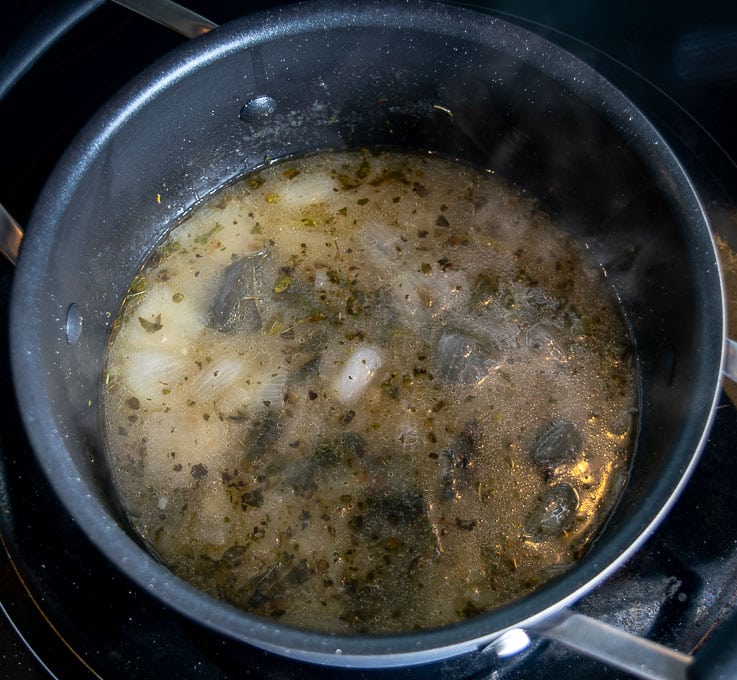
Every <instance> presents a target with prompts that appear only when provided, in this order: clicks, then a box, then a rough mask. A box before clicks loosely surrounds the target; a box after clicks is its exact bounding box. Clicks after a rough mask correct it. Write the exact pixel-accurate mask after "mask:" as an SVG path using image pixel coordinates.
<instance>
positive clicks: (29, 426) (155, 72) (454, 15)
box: [11, 0, 726, 668]
mask: <svg viewBox="0 0 737 680" xmlns="http://www.w3.org/2000/svg"><path fill="white" fill-rule="evenodd" d="M397 25H403V26H406V27H408V28H418V29H421V30H424V31H434V32H437V33H438V34H440V35H441V36H443V37H446V38H448V39H454V38H455V39H461V38H462V39H464V40H479V41H482V42H487V41H489V40H494V42H495V44H496V45H497V46H499V47H500V48H501V49H502V50H504V51H506V52H509V53H511V54H515V55H518V56H519V57H520V58H521V59H522V60H523V61H524V62H525V63H527V64H529V65H531V66H533V67H535V68H537V69H540V70H542V71H544V72H545V73H547V74H548V75H552V76H553V77H554V78H555V79H556V80H558V81H560V82H563V83H564V84H565V86H566V87H567V88H568V89H569V90H571V91H573V92H574V93H575V94H576V95H577V96H579V97H581V98H582V99H583V100H585V101H587V102H593V103H594V108H595V109H596V110H597V111H600V112H602V113H603V114H604V115H606V117H607V119H608V120H609V121H610V122H613V123H614V125H615V126H617V127H618V128H619V129H620V131H627V132H628V133H629V134H632V135H634V138H635V139H636V142H637V143H638V144H639V145H640V146H641V147H642V148H643V150H645V151H646V153H644V154H643V155H644V157H645V158H646V159H649V161H650V162H652V163H653V164H656V163H657V167H658V168H659V172H664V171H665V170H667V173H668V176H669V178H670V179H671V181H672V182H673V184H674V189H673V190H674V191H675V192H677V193H678V195H679V196H680V198H681V200H682V205H683V209H684V210H685V211H687V213H688V215H689V220H691V221H692V222H693V223H694V224H695V225H698V228H699V229H701V230H703V231H704V233H705V235H708V241H709V242H710V244H711V252H710V253H709V258H711V254H712V253H713V260H714V267H715V268H716V271H717V272H719V262H718V258H717V255H716V246H715V244H714V241H713V239H712V237H711V234H710V230H709V225H708V218H707V216H706V213H705V211H704V209H703V207H702V206H701V203H700V201H699V198H698V196H697V194H696V190H695V188H694V186H693V185H692V183H691V181H690V179H689V178H688V176H687V175H686V172H685V170H684V169H683V167H682V166H681V165H680V163H679V161H678V159H677V158H676V157H675V155H674V154H673V153H672V151H671V150H670V148H669V146H668V144H667V143H666V141H665V140H664V139H663V138H662V137H661V136H660V134H659V133H658V132H657V130H655V128H654V127H653V126H652V125H651V124H650V122H649V121H648V120H647V119H646V117H645V116H644V115H643V114H642V113H641V112H640V111H639V110H638V109H637V108H636V107H635V106H634V104H632V102H630V101H629V100H628V99H627V98H626V97H625V96H624V95H623V94H622V93H621V92H620V91H619V90H617V89H616V88H615V87H614V86H613V85H612V84H611V83H609V82H608V81H606V80H605V79H604V78H603V76H601V75H599V74H598V73H597V72H596V71H594V70H593V69H592V68H591V67H589V66H588V65H586V64H585V63H583V62H581V61H580V60H579V59H578V58H576V57H574V56H573V55H571V54H569V53H568V52H566V51H565V50H563V49H562V48H560V47H557V46H556V45H554V44H553V43H550V42H549V41H548V40H546V39H544V38H542V37H541V36H538V35H537V34H534V33H531V32H529V31H527V30H526V29H524V28H520V27H518V26H516V25H514V24H511V23H508V22H507V21H504V20H502V19H498V18H495V17H490V16H488V15H484V14H481V13H478V12H476V11H473V10H469V9H462V8H457V7H451V6H448V5H443V4H440V3H436V2H426V1H423V0H408V1H405V2H401V1H400V2H389V3H387V2H354V3H350V4H349V3H345V2H339V1H337V0H336V1H332V0H328V1H326V2H322V1H320V0H318V1H316V2H306V3H303V4H299V5H291V6H286V7H282V8H279V9H277V10H273V11H267V12H262V13H259V14H255V15H250V16H246V17H243V18H241V19H239V20H236V21H233V22H231V23H229V24H226V25H224V26H222V27H221V28H219V29H216V30H214V31H212V32H210V33H209V34H207V35H205V36H202V37H200V38H197V39H195V40H193V41H191V42H188V43H186V44H184V45H182V46H181V47H180V48H177V49H176V50H174V51H173V52H172V53H170V54H169V55H167V56H166V57H164V59H162V60H160V61H159V62H157V63H156V64H154V65H152V66H151V67H149V68H148V69H146V70H145V71H144V72H143V73H142V74H140V75H139V76H137V77H136V78H135V79H134V80H133V81H132V82H131V83H130V84H129V85H128V86H126V88H124V89H123V90H122V91H121V93H120V94H118V95H117V96H116V97H115V98H114V99H112V100H111V101H110V102H109V103H108V104H107V105H105V106H104V107H103V109H101V111H100V112H99V113H98V114H97V115H96V116H95V117H94V118H93V119H92V120H91V121H90V122H89V123H88V124H87V126H86V127H85V128H84V130H83V131H82V132H81V133H80V135H79V137H78V138H77V140H76V141H75V142H74V143H73V145H72V146H71V147H70V148H69V149H68V150H67V152H66V153H65V155H64V156H63V158H62V160H61V161H60V162H59V164H58V165H57V167H56V168H55V170H54V171H53V173H52V175H51V177H50V178H49V180H48V182H47V184H46V186H45V188H44V190H43V191H42V193H41V196H40V198H39V200H38V203H37V205H36V207H35V208H34V211H33V215H32V217H31V221H30V225H29V230H28V235H27V237H26V239H25V241H24V244H23V248H22V250H21V256H20V258H19V264H18V270H17V272H16V276H15V281H14V285H13V294H12V300H11V359H12V369H13V376H14V383H15V385H16V392H17V396H18V401H19V405H20V410H21V413H22V415H23V420H24V423H25V427H26V431H27V432H28V435H29V438H30V440H31V442H32V445H33V449H34V452H35V454H36V457H37V459H38V461H39V463H40V465H41V467H42V469H43V471H44V473H45V475H46V477H47V478H48V479H49V481H50V482H51V485H52V487H53V488H54V490H55V492H56V493H57V495H58V496H59V497H60V498H61V500H62V502H63V504H64V506H65V507H66V509H67V510H68V511H69V513H70V514H71V515H72V516H73V517H74V518H75V519H76V520H77V522H78V524H79V526H80V527H81V528H82V529H83V531H84V532H85V533H86V534H87V536H88V537H89V539H90V540H91V541H92V543H93V544H95V545H96V546H97V547H98V548H99V549H100V550H101V551H102V552H103V553H104V554H105V555H106V557H107V558H108V559H109V560H110V561H112V562H113V563H114V564H116V565H117V566H118V567H119V568H120V569H121V570H122V571H123V572H124V573H125V574H126V575H127V576H128V577H129V578H131V579H132V580H133V581H134V582H136V583H137V584H138V585H139V586H140V587H141V588H142V589H143V590H144V591H146V592H149V593H151V594H152V595H154V596H155V597H157V598H158V599H160V600H162V601H163V602H165V603H166V604H167V605H168V606H170V607H172V609H174V610H177V611H179V612H180V613H183V614H185V615H187V616H188V617H190V618H193V619H195V620H196V621H198V622H200V623H202V624H204V625H206V626H208V627H210V628H213V629H215V630H218V631H219V632H221V633H224V634H226V635H228V636H229V637H233V638H236V639H239V640H241V641H244V642H248V643H251V644H254V645H256V646H257V647H260V648H262V649H266V650H269V651H273V652H276V653H278V654H281V655H284V656H289V657H292V658H298V659H301V660H305V661H312V662H318V663H327V664H330V665H335V666H361V667H374V668H380V667H394V666H400V665H411V664H418V663H427V662H429V661H433V660H437V659H442V658H446V657H449V656H453V655H457V654H461V653H465V652H470V651H476V650H478V649H480V648H483V647H484V646H485V645H486V644H488V643H489V642H490V641H492V640H493V639H494V638H496V637H498V636H499V635H500V634H502V633H503V632H504V631H505V630H508V629H510V628H517V627H522V628H534V627H535V626H537V625H540V624H542V623H543V622H544V621H545V620H546V619H548V618H550V617H552V616H553V615H554V614H555V613H556V612H558V611H559V610H560V609H561V608H563V607H566V606H569V605H570V604H572V603H574V602H575V601H577V600H578V599H580V598H581V597H583V596H584V595H585V594H586V593H588V592H589V591H590V590H592V589H593V588H594V587H596V586H597V585H598V584H599V583H601V582H602V581H604V580H605V579H607V578H609V577H610V576H611V575H612V574H613V573H614V572H615V571H616V570H617V569H619V568H620V567H621V566H622V565H623V564H624V562H626V561H627V560H628V559H629V558H630V557H631V556H632V555H633V554H634V553H635V552H636V551H637V550H639V548H640V547H641V546H642V544H643V543H644V542H645V541H646V540H647V539H648V538H649V537H650V535H651V534H652V533H653V532H654V530H655V528H656V527H657V526H658V525H659V524H660V522H661V521H662V520H663V518H664V517H665V516H666V515H667V514H668V512H669V511H670V510H671V508H672V506H673V504H674V503H675V501H676V499H677V498H678V496H679V495H680V493H681V491H682V490H683V488H684V487H685V485H686V483H687V481H688V479H689V477H690V475H691V473H692V471H693V469H694V468H695V466H696V464H697V461H698V457H699V454H700V452H701V450H702V449H703V447H704V444H705V443H706V439H707V436H708V431H709V429H710V426H711V423H712V420H713V416H714V409H715V407H716V404H717V401H718V399H719V396H720V392H721V387H720V385H721V383H720V369H721V366H722V361H723V356H722V355H723V353H724V345H725V327H726V301H725V293H724V288H723V284H721V275H720V274H719V277H718V278H719V280H720V291H719V294H720V298H721V306H722V320H721V328H720V329H714V335H715V342H716V340H718V341H719V343H720V347H721V350H720V352H718V354H719V357H718V361H717V357H716V356H715V357H714V360H713V362H712V363H713V364H714V366H713V371H714V375H713V379H712V380H713V393H712V395H711V405H710V408H709V411H708V416H707V417H706V419H705V421H704V422H703V425H702V428H701V435H700V437H699V439H698V441H697V442H696V444H695V447H694V450H693V453H692V455H691V457H690V459H689V460H688V461H687V463H686V465H685V466H684V467H683V468H682V469H680V470H678V471H676V470H675V469H673V470H671V473H672V474H671V476H672V477H673V480H674V481H673V482H671V481H669V482H668V483H667V484H665V483H664V485H666V486H667V487H668V488H667V491H666V492H665V493H664V499H663V500H662V501H658V503H657V509H656V510H655V512H654V514H652V516H651V517H649V518H648V519H647V521H645V522H644V523H643V524H641V525H638V526H637V527H632V526H629V527H627V531H620V532H618V533H617V534H616V535H615V536H613V537H608V538H607V541H606V546H605V549H604V550H597V551H596V555H595V556H593V555H592V553H589V555H592V558H591V559H589V558H588V557H589V556H586V557H584V558H583V559H582V560H581V561H580V562H579V563H578V564H577V565H576V566H575V567H574V568H573V569H571V570H570V571H568V572H567V573H566V574H564V575H562V576H560V577H558V578H557V579H555V580H554V581H551V582H549V583H548V584H546V585H545V586H543V587H542V588H540V589H538V590H536V591H534V592H533V593H531V594H530V595H528V596H526V597H523V598H521V599H519V600H517V601H515V602H512V603H510V604H509V605H507V606H505V607H502V608H499V609H496V610H492V611H490V612H487V613H485V614H480V615H478V616H476V617H474V618H472V619H469V620H466V621H463V622H460V623H456V624H451V625H448V626H445V627H443V628H439V629H431V630H423V631H420V632H411V633H401V634H391V635H363V634H362V635H333V634H324V633H317V632H312V631H305V630H302V629H297V628H292V627H289V626H284V625H279V624H278V623H274V622H272V621H265V620H263V619H260V618H257V617H255V616H252V615H250V614H248V613H246V612H244V611H242V610H240V609H237V608H235V607H232V606H230V605H227V604H224V603H222V602H219V601H217V600H215V599H214V598H212V597H210V596H209V595H206V594H204V593H202V592H201V591H199V590H197V589H195V588H194V587H192V586H190V585H189V584H188V583H186V582H185V581H183V580H181V579H180V578H178V577H177V576H175V575H174V574H173V573H172V572H170V571H169V569H168V568H166V567H165V566H164V565H162V564H160V563H159V562H157V561H155V560H154V559H153V558H152V557H150V556H149V555H148V554H147V553H146V552H145V551H144V549H143V548H141V547H140V546H139V545H138V544H137V543H136V542H135V541H134V540H133V539H131V538H130V537H129V536H128V534H126V533H125V531H124V530H123V529H122V528H121V527H120V526H119V525H118V524H117V523H116V522H115V521H113V520H112V518H111V517H110V516H109V515H108V513H107V511H106V510H105V509H104V508H103V506H102V505H101V503H100V502H99V501H98V500H97V499H96V498H95V496H94V494H93V493H92V492H91V489H90V487H89V486H88V485H87V484H86V483H85V482H84V481H83V480H82V478H81V477H80V475H79V471H78V470H77V469H76V466H75V464H74V462H73V461H72V459H71V457H70V456H69V455H68V453H67V451H66V448H65V446H64V441H63V437H62V436H61V435H60V433H59V432H58V430H56V429H49V428H46V427H44V426H43V424H45V423H53V422H55V416H54V413H53V408H52V405H51V403H50V401H49V399H48V395H46V394H43V395H42V396H43V398H42V399H39V397H38V394H37V393H36V391H34V389H33V388H32V387H31V386H32V385H33V384H35V385H42V384H43V379H44V375H43V367H42V364H41V361H40V357H39V353H38V352H35V351H33V350H32V349H30V348H31V347H38V346H40V333H39V321H38V319H37V318H35V317H34V315H33V314H29V313H28V310H34V309H38V308H39V300H38V290H37V281H38V280H39V278H42V277H43V272H44V271H45V270H46V266H47V263H48V262H49V260H50V259H51V258H52V257H53V247H52V246H53V240H54V237H55V224H56V223H57V217H58V216H60V215H61V214H62V213H63V212H64V209H65V206H66V200H67V197H69V196H70V195H71V193H72V185H73V184H74V183H76V182H77V179H76V178H78V177H82V176H83V174H84V170H85V168H87V167H89V166H90V165H91V164H92V162H93V161H94V159H95V158H96V157H97V156H98V155H99V154H100V153H101V152H102V151H103V150H104V147H105V145H106V144H107V143H108V142H109V141H110V140H111V139H112V138H113V137H114V135H115V133H116V131H117V130H118V129H119V128H120V127H121V126H124V125H125V124H126V121H127V120H129V118H130V117H131V116H133V115H135V112H136V111H137V110H139V109H141V108H144V107H145V106H146V105H147V103H148V102H150V101H152V100H153V99H155V98H156V97H157V96H158V95H159V94H161V93H162V92H164V91H166V90H167V89H168V88H171V87H173V86H175V85H176V83H177V82H179V81H180V80H182V79H185V78H187V77H188V76H189V75H191V74H192V73H195V72H196V71H198V70H199V69H200V68H202V67H204V66H206V65H207V64H209V63H212V62H213V61H215V60H218V59H220V58H223V57H226V56H228V55H230V54H232V53H234V52H238V51H242V50H246V49H248V48H250V47H253V46H256V45H259V44H261V43H263V42H265V41H269V40H272V39H276V38H283V37H288V36H293V35H298V34H301V33H303V32H307V31H328V30H330V29H331V28H332V29H336V28H344V27H352V28H361V29H381V28H382V27H385V26H386V27H396V26H397ZM664 169H665V170H664ZM60 316H61V314H60ZM62 324H63V319H60V328H59V333H60V335H61V334H63V328H62ZM717 336H718V337H717ZM676 472H677V474H676Z"/></svg>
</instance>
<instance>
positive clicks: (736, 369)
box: [722, 338, 737, 382]
mask: <svg viewBox="0 0 737 680" xmlns="http://www.w3.org/2000/svg"><path fill="white" fill-rule="evenodd" d="M722 373H723V374H724V376H725V377H726V378H729V379H730V380H732V381H734V382H737V342H736V341H734V340H730V339H729V338H727V340H726V346H725V348H724V368H722Z"/></svg>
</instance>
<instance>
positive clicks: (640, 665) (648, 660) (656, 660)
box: [536, 610, 694, 680]
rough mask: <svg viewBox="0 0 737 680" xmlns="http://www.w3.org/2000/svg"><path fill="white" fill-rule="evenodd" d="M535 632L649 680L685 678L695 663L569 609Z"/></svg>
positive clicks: (688, 657)
mask: <svg viewBox="0 0 737 680" xmlns="http://www.w3.org/2000/svg"><path fill="white" fill-rule="evenodd" d="M536 632H538V633H539V634H540V635H542V636H543V637H546V638H548V639H550V640H556V641H558V642H560V643H562V644H564V645H565V646H566V647H570V648H571V649H574V650H576V651H577V652H580V653H582V654H585V655H586V656H589V657H592V658H595V659H598V660H599V661H603V662H604V663H606V664H608V665H610V666H614V667H615V668H620V669H621V670H624V671H627V672H628V673H631V674H632V675H634V676H635V677H638V678H645V679H646V680H686V679H687V678H688V677H689V676H688V669H689V668H690V666H691V665H692V664H693V663H694V658H693V657H692V656H689V655H688V654H682V653H681V652H676V651H674V650H672V649H670V648H668V647H664V646H663V645H659V644H657V643H655V642H652V641H651V640H647V639H645V638H641V637H638V636H637V635H632V634H631V633H627V632H625V631H623V630H620V629H619V628H615V627H614V626H610V625H609V624H606V623H602V622H601V621H598V620H596V619H592V618H590V617H588V616H584V615H583V614H575V613H573V612H571V611H568V610H564V611H563V612H562V613H561V614H560V615H559V616H556V617H555V619H554V620H553V621H552V622H551V625H547V624H546V625H544V627H541V628H540V629H539V630H536Z"/></svg>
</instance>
